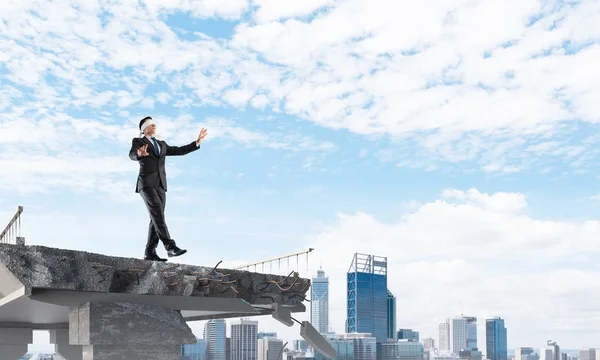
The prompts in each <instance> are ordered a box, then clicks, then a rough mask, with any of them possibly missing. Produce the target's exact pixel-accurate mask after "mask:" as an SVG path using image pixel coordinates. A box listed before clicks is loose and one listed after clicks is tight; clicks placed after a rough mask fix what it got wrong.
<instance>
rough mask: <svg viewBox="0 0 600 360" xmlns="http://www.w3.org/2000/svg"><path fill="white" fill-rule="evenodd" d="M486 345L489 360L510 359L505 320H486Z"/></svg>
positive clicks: (497, 318)
mask: <svg viewBox="0 0 600 360" xmlns="http://www.w3.org/2000/svg"><path fill="white" fill-rule="evenodd" d="M485 343H486V358H487V359H489V360H507V359H508V347H507V339H506V327H505V326H504V320H503V319H501V318H500V317H494V318H492V319H486V320H485ZM593 360H596V359H593Z"/></svg>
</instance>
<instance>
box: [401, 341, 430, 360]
mask: <svg viewBox="0 0 600 360" xmlns="http://www.w3.org/2000/svg"><path fill="white" fill-rule="evenodd" d="M423 353H424V350H423V344H421V343H420V342H419V341H412V340H407V339H401V340H398V359H400V360H422V359H423Z"/></svg>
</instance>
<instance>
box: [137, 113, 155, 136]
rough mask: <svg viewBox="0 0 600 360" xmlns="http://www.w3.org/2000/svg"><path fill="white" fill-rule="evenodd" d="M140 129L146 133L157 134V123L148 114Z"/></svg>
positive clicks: (141, 122) (149, 134)
mask: <svg viewBox="0 0 600 360" xmlns="http://www.w3.org/2000/svg"><path fill="white" fill-rule="evenodd" d="M140 131H141V132H142V134H144V135H148V136H154V135H155V134H156V125H155V124H154V120H152V118H151V117H150V116H146V117H145V118H143V119H142V121H140Z"/></svg>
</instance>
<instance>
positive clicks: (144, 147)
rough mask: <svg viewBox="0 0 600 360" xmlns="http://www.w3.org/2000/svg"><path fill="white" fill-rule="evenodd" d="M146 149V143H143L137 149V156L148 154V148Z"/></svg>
mask: <svg viewBox="0 0 600 360" xmlns="http://www.w3.org/2000/svg"><path fill="white" fill-rule="evenodd" d="M147 149H148V144H146V145H144V146H142V147H140V148H139V149H138V150H137V154H138V156H148V150H147Z"/></svg>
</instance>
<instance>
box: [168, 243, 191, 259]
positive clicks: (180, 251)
mask: <svg viewBox="0 0 600 360" xmlns="http://www.w3.org/2000/svg"><path fill="white" fill-rule="evenodd" d="M186 252H187V250H183V249H180V248H178V247H177V245H173V246H172V247H171V248H170V249H169V250H167V255H168V256H169V257H173V256H179V255H183V254H185V253H186Z"/></svg>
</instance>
